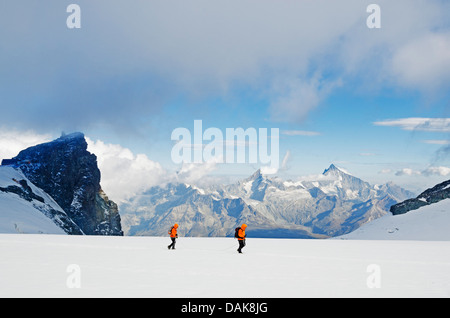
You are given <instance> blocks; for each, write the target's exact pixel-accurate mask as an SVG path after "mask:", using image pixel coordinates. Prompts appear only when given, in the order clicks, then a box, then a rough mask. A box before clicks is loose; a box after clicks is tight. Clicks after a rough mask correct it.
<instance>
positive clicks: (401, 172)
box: [395, 168, 421, 177]
mask: <svg viewBox="0 0 450 318" xmlns="http://www.w3.org/2000/svg"><path fill="white" fill-rule="evenodd" d="M420 174H421V172H420V171H416V170H413V169H411V168H403V169H402V170H399V171H397V172H396V173H395V175H396V176H398V177H400V176H413V175H420Z"/></svg>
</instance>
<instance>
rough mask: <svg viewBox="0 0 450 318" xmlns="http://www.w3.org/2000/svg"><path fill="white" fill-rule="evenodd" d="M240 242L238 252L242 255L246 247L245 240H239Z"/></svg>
mask: <svg viewBox="0 0 450 318" xmlns="http://www.w3.org/2000/svg"><path fill="white" fill-rule="evenodd" d="M238 242H239V248H238V252H239V253H240V252H241V250H242V249H243V248H244V246H245V240H238Z"/></svg>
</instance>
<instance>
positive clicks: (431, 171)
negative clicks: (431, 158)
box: [422, 167, 450, 177]
mask: <svg viewBox="0 0 450 318" xmlns="http://www.w3.org/2000/svg"><path fill="white" fill-rule="evenodd" d="M422 174H423V175H425V176H431V175H436V176H443V177H445V176H448V175H450V168H449V167H429V168H427V169H425V170H424V171H422Z"/></svg>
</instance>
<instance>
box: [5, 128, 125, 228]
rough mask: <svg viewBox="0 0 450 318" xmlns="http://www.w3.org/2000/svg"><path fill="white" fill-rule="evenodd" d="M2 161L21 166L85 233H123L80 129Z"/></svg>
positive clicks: (112, 203)
mask: <svg viewBox="0 0 450 318" xmlns="http://www.w3.org/2000/svg"><path fill="white" fill-rule="evenodd" d="M2 165H9V166H12V167H14V168H16V169H20V170H21V171H22V172H23V174H24V175H25V176H26V177H27V179H28V180H30V181H31V182H32V183H33V184H34V185H36V186H37V187H39V188H40V189H42V190H43V191H45V193H47V194H49V195H50V196H51V197H52V198H53V199H54V200H55V201H56V203H57V204H58V205H59V206H60V207H61V208H62V209H63V210H64V211H65V212H66V213H67V215H68V216H69V217H70V218H71V219H72V220H73V221H74V222H75V223H76V224H77V225H78V226H79V227H80V228H81V230H82V231H83V233H84V234H88V235H123V233H122V230H121V223H120V215H119V212H118V208H117V205H116V204H115V203H114V202H112V201H110V200H109V199H108V197H107V196H106V194H105V193H104V192H103V190H102V189H101V187H100V170H99V169H98V166H97V157H96V156H95V155H94V154H91V153H90V152H88V151H87V142H86V140H85V138H84V134H82V133H79V132H77V133H73V134H68V135H65V134H63V135H62V136H61V137H60V138H58V139H56V140H54V141H51V142H47V143H43V144H40V145H37V146H33V147H30V148H27V149H25V150H22V151H21V152H20V153H19V154H18V155H17V156H16V157H14V158H12V159H5V160H3V161H2Z"/></svg>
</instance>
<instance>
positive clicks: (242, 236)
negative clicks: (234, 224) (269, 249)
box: [238, 224, 247, 241]
mask: <svg viewBox="0 0 450 318" xmlns="http://www.w3.org/2000/svg"><path fill="white" fill-rule="evenodd" d="M246 228H247V224H242V226H241V228H240V229H239V231H238V236H239V237H238V240H239V241H242V240H245V229H246Z"/></svg>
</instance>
